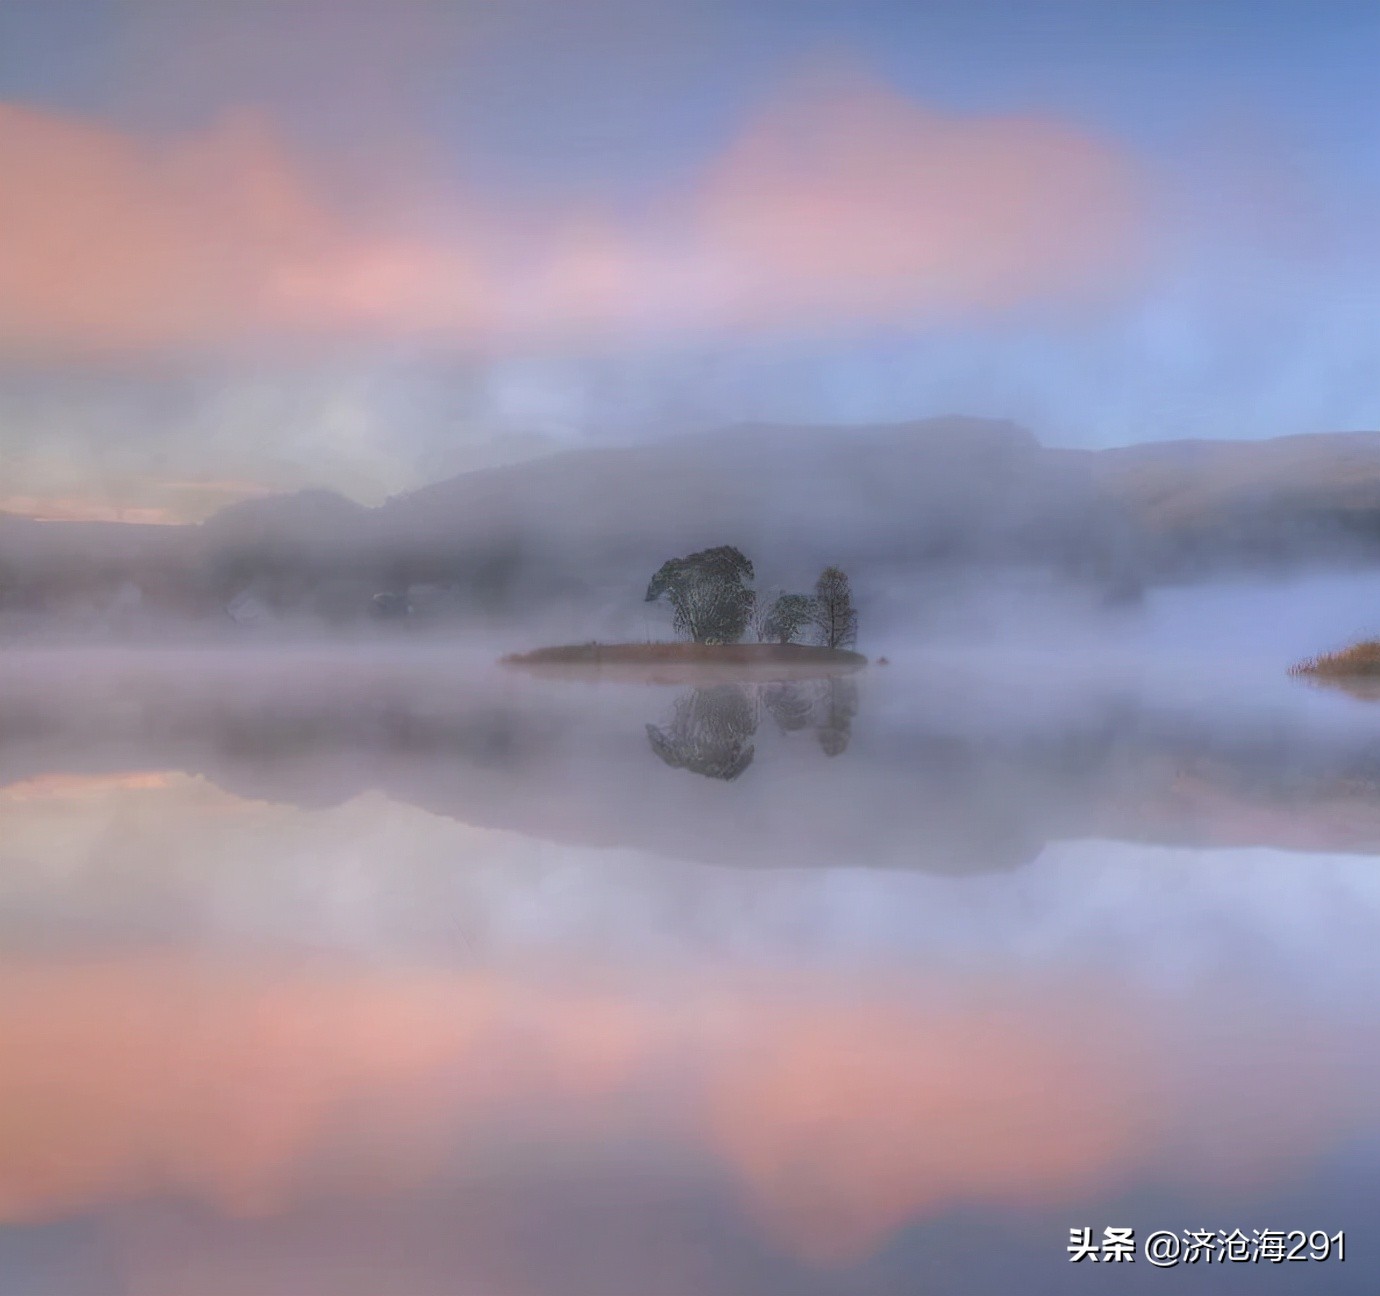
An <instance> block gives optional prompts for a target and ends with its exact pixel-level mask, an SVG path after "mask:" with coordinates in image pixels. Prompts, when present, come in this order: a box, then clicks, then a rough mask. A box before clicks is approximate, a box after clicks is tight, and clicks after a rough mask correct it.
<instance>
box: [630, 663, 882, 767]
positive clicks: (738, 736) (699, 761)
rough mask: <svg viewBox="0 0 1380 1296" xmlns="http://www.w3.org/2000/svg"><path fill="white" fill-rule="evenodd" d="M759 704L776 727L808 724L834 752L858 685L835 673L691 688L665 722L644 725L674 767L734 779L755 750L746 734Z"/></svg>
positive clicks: (843, 737)
mask: <svg viewBox="0 0 1380 1296" xmlns="http://www.w3.org/2000/svg"><path fill="white" fill-rule="evenodd" d="M764 709H765V711H766V712H767V714H768V715H769V716H771V718H772V721H773V722H774V723H775V725H776V727H777V729H778V730H780V732H781V733H783V734H792V733H799V732H801V731H803V730H807V729H810V728H813V729H814V732H815V735H816V738H817V740H818V742H819V746H820V749H821V750H822V751H823V752H824V754H825V755H826V756H838V755H839V754H840V753H842V752H843V751H845V750H846V749H847V747H848V742H849V739H850V737H851V736H852V727H853V717H854V716H855V715H856V714H857V712H858V689H857V685H856V684H855V683H854V682H853V681H852V680H847V679H837V678H833V679H827V680H816V681H811V682H809V683H805V684H800V683H789V684H788V683H779V684H766V685H757V686H749V685H743V684H721V685H717V686H715V687H713V688H697V689H692V690H691V691H690V692H689V693H686V694H684V695H682V696H681V697H679V698H677V699H676V702H675V706H674V709H673V712H672V715H671V719H670V721H669V723H667V724H665V725H664V726H663V725H652V724H649V725H648V726H647V741H648V742H649V743H650V744H651V747H652V750H653V751H654V752H655V753H656V754H657V755H658V756H659V757H661V759H662V760H663V761H665V762H666V764H667V765H670V766H671V767H672V768H673V769H686V770H690V771H692V772H693V773H696V774H701V775H703V776H704V777H705V778H716V779H725V780H731V779H736V778H737V777H738V776H739V775H740V774H742V772H743V771H744V770H745V769H747V767H748V766H749V765H751V764H752V761H753V759H754V757H755V756H756V751H757V749H756V747H755V745H754V744H753V742H752V741H751V740H752V738H753V736H754V735H755V734H756V732H757V725H758V722H759V718H760V716H761V712H762V711H763V710H764Z"/></svg>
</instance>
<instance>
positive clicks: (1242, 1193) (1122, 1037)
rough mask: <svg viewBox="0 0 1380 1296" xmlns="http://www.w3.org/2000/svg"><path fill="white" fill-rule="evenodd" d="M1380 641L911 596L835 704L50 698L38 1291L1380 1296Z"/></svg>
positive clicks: (1287, 627)
mask: <svg viewBox="0 0 1380 1296" xmlns="http://www.w3.org/2000/svg"><path fill="white" fill-rule="evenodd" d="M1377 585H1380V582H1375V581H1373V580H1370V579H1368V578H1366V579H1362V578H1345V579H1343V578H1335V579H1328V580H1312V581H1307V580H1300V581H1293V582H1282V583H1281V582H1272V583H1259V582H1258V583H1255V584H1250V583H1244V582H1243V583H1238V584H1235V585H1230V586H1227V585H1223V586H1206V587H1204V586H1200V587H1196V588H1181V589H1169V590H1165V591H1160V592H1156V593H1154V594H1152V595H1151V596H1150V597H1149V598H1148V599H1147V600H1146V602H1145V603H1144V604H1142V605H1140V606H1139V607H1136V608H1132V609H1129V610H1127V611H1125V612H1117V613H1108V612H1106V611H1099V610H1095V609H1092V608H1089V607H1085V608H1082V609H1081V610H1080V609H1078V608H1077V606H1076V600H1075V598H1074V596H1072V595H1070V596H1069V597H1068V599H1066V600H1065V601H1063V602H1061V601H1060V597H1059V596H1058V595H1051V594H1050V592H1049V591H1047V590H1045V591H1038V592H1036V591H1031V590H1029V589H1027V590H1026V591H1025V592H1024V593H1019V592H1010V593H1003V594H1001V595H1000V596H998V595H996V594H992V593H990V592H989V593H988V594H987V595H985V596H983V597H982V598H976V597H974V598H971V599H969V601H968V602H967V603H966V604H960V603H959V602H958V601H957V600H956V599H953V598H947V599H942V600H941V599H938V598H936V599H935V601H933V602H931V603H925V602H924V601H922V600H921V599H919V598H918V597H916V596H914V595H912V594H911V593H908V592H907V591H904V590H900V589H898V590H897V591H895V592H894V594H893V596H892V598H891V601H890V603H887V602H886V601H885V600H883V599H881V598H878V601H877V607H878V617H877V621H878V625H877V627H876V634H875V647H874V641H873V639H872V637H869V643H868V647H869V648H874V651H876V652H877V653H879V654H880V653H886V654H887V655H888V656H889V657H890V662H889V664H888V665H885V666H878V665H876V664H873V665H871V666H869V667H867V668H866V669H864V670H863V671H861V672H859V673H858V674H856V675H853V676H847V677H843V678H837V679H825V680H805V681H792V682H787V683H771V682H769V681H768V682H763V681H756V682H750V683H742V684H736V683H724V682H723V681H721V680H718V681H706V682H705V683H704V684H703V685H700V686H695V685H693V684H690V685H677V686H656V685H648V684H643V683H625V682H620V681H618V680H617V679H616V678H610V677H607V676H605V677H603V678H601V679H600V680H599V681H598V682H582V681H578V680H551V679H541V678H535V677H532V676H529V675H526V674H524V673H522V672H519V671H515V670H513V669H509V668H504V667H502V666H500V665H498V664H497V662H496V658H497V655H498V650H499V649H500V648H501V647H502V646H505V645H506V644H508V643H512V642H518V643H520V642H521V641H522V640H523V638H524V636H530V635H531V634H532V633H533V628H532V627H530V626H527V627H524V626H522V625H518V624H513V625H511V626H508V627H497V628H496V632H495V633H493V634H492V635H490V634H487V633H486V634H484V635H482V636H471V637H469V638H465V637H463V636H461V637H454V636H439V637H421V638H418V637H416V636H406V635H399V636H396V637H395V638H393V639H391V640H390V639H388V638H387V637H374V638H371V639H369V640H367V641H363V642H360V641H356V642H352V643H334V644H333V643H330V642H329V641H326V642H322V641H317V642H305V641H301V640H298V641H295V642H283V641H281V640H279V641H275V640H274V639H273V638H272V637H271V636H261V637H260V638H259V639H258V640H257V641H255V640H252V639H250V640H244V639H242V640H241V642H239V643H235V644H232V643H229V642H223V643H219V644H215V645H209V644H202V645H200V646H195V647H193V646H186V645H183V646H175V647H171V648H168V649H164V650H161V651H160V650H157V649H153V648H150V647H147V646H145V647H139V648H126V649H117V648H106V649H101V648H91V647H76V646H72V647H68V648H65V649H50V650H46V651H43V652H39V651H38V650H36V649H35V650H25V649H15V650H13V651H11V652H8V653H7V654H6V655H5V658H4V660H3V662H0V815H3V821H4V825H5V827H4V835H3V839H2V840H0V949H2V950H3V954H0V1007H3V1011H2V1012H0V1021H3V1023H4V1029H3V1036H2V1037H0V1051H3V1059H0V1062H2V1064H0V1110H4V1111H6V1112H7V1113H10V1114H11V1116H10V1120H11V1125H10V1127H9V1128H10V1133H9V1134H8V1135H7V1136H6V1137H5V1139H4V1140H3V1142H0V1212H2V1213H3V1218H4V1222H5V1227H4V1229H3V1230H2V1231H0V1278H3V1280H4V1282H3V1283H0V1286H3V1287H4V1289H5V1290H6V1291H10V1290H14V1291H16V1292H20V1293H23V1294H24V1296H29V1293H35V1294H36V1293H44V1292H49V1291H61V1292H63V1293H64V1296H107V1294H108V1293H110V1292H113V1291H119V1292H122V1293H124V1292H131V1293H136V1294H137V1296H161V1294H162V1293H171V1292H179V1293H181V1292H186V1291H214V1292H224V1293H226V1294H227V1296H250V1294H251V1293H252V1294H253V1296H300V1293H301V1292H302V1291H304V1290H317V1289H322V1287H323V1285H324V1286H325V1287H329V1289H330V1290H331V1291H332V1292H339V1293H344V1294H345V1296H377V1293H379V1292H382V1291H385V1290H386V1291H388V1292H391V1293H398V1296H442V1293H445V1294H447V1296H449V1294H451V1293H454V1292H456V1291H470V1290H474V1291H494V1292H524V1293H528V1292H530V1293H547V1292H550V1293H553V1294H555V1293H560V1296H566V1294H567V1293H572V1292H574V1293H582V1292H589V1293H591V1296H592V1294H593V1293H595V1292H600V1293H620V1292H627V1293H633V1292H639V1293H640V1292H646V1291H648V1290H656V1291H664V1292H667V1293H680V1292H684V1293H687V1296H689V1294H690V1293H698V1292H703V1291H706V1290H716V1291H718V1290H724V1291H728V1290H732V1291H741V1292H747V1293H771V1294H772V1296H775V1294H777V1293H780V1294H783V1296H784V1294H785V1293H796V1292H819V1293H831V1292H837V1293H845V1292H846V1293H855V1292H859V1291H864V1292H876V1293H889V1292H897V1293H900V1292H911V1291H915V1290H917V1289H919V1288H920V1287H927V1288H933V1287H934V1285H935V1282H936V1278H935V1275H936V1274H942V1275H943V1280H942V1283H941V1284H940V1287H941V1289H942V1290H944V1291H946V1292H972V1293H975V1294H981V1296H988V1294H991V1296H995V1294H996V1293H1003V1292H1007V1291H1011V1290H1016V1289H1017V1288H1019V1289H1021V1290H1030V1291H1039V1292H1050V1293H1055V1292H1064V1291H1068V1290H1071V1288H1070V1286H1069V1285H1068V1284H1069V1281H1070V1279H1069V1274H1070V1273H1072V1274H1073V1275H1074V1276H1075V1277H1081V1276H1082V1274H1081V1271H1080V1270H1077V1269H1073V1268H1071V1267H1070V1266H1069V1264H1068V1261H1067V1256H1066V1246H1067V1243H1068V1237H1069V1229H1070V1228H1071V1227H1074V1226H1080V1225H1088V1226H1092V1227H1094V1228H1095V1229H1096V1230H1097V1232H1098V1233H1099V1234H1100V1231H1101V1229H1102V1228H1103V1227H1104V1226H1107V1225H1117V1226H1126V1225H1134V1226H1136V1227H1137V1229H1138V1231H1139V1232H1140V1233H1142V1234H1143V1233H1148V1232H1149V1231H1150V1230H1152V1229H1159V1228H1163V1229H1171V1230H1179V1229H1183V1228H1200V1227H1211V1228H1214V1229H1215V1228H1219V1227H1220V1228H1222V1229H1225V1230H1227V1231H1230V1230H1231V1229H1232V1228H1235V1227H1240V1228H1242V1229H1244V1230H1245V1231H1246V1232H1247V1233H1249V1232H1250V1231H1251V1230H1252V1229H1255V1228H1279V1229H1284V1230H1288V1229H1293V1228H1303V1229H1306V1230H1311V1229H1316V1228H1325V1229H1326V1230H1327V1231H1328V1232H1329V1233H1335V1232H1337V1231H1338V1230H1339V1229H1344V1228H1346V1229H1351V1230H1353V1231H1354V1237H1350V1236H1349V1238H1348V1243H1349V1245H1350V1246H1351V1250H1350V1251H1349V1252H1348V1255H1347V1259H1346V1261H1345V1263H1344V1264H1337V1263H1336V1262H1335V1261H1331V1262H1326V1263H1319V1262H1311V1263H1308V1264H1298V1263H1294V1264H1283V1265H1280V1266H1269V1268H1271V1270H1272V1272H1271V1273H1270V1275H1269V1277H1270V1280H1271V1283H1272V1285H1280V1286H1281V1287H1283V1288H1284V1289H1288V1290H1297V1291H1300V1292H1302V1291H1308V1292H1316V1291H1338V1292H1342V1291H1358V1292H1359V1291H1369V1290H1371V1289H1373V1286H1374V1283H1375V1279H1376V1276H1377V1270H1376V1268H1375V1264H1374V1260H1373V1256H1372V1253H1371V1252H1370V1250H1369V1249H1368V1247H1367V1244H1366V1242H1365V1227H1366V1223H1367V1220H1366V1215H1365V1209H1364V1203H1365V1202H1366V1201H1368V1200H1370V1199H1371V1195H1372V1194H1373V1192H1374V1191H1375V1189H1376V1188H1377V1187H1380V1137H1378V1136H1380V1108H1378V1107H1377V1106H1376V1102H1375V1098H1374V1086H1373V1084H1372V1079H1373V1076H1374V1073H1375V1067H1376V1064H1377V1062H1380V1036H1377V1032H1376V1029H1375V1026H1374V1022H1373V1020H1372V1017H1373V1013H1372V1012H1371V1006H1372V1005H1373V1003H1374V996H1375V994H1376V992H1377V990H1380V984H1377V978H1378V977H1380V973H1377V969H1376V964H1375V960H1374V954H1373V950H1374V934H1375V931H1376V926H1377V922H1380V878H1377V874H1376V872H1375V867H1374V865H1375V857H1376V855H1377V854H1380V808H1378V807H1380V796H1377V792H1380V745H1377V737H1378V736H1380V707H1372V706H1369V705H1367V704H1366V703H1364V702H1360V701H1357V700H1356V699H1353V698H1350V697H1348V696H1345V695H1342V694H1334V693H1332V692H1330V691H1327V690H1322V689H1318V688H1316V687H1310V686H1308V685H1305V684H1301V683H1299V682H1297V681H1295V680H1291V679H1289V678H1288V677H1287V676H1286V675H1285V668H1286V667H1287V665H1288V664H1289V663H1290V662H1292V661H1293V660H1295V659H1296V658H1297V657H1299V656H1301V655H1303V654H1305V653H1306V652H1310V651H1313V650H1315V649H1317V648H1319V647H1323V646H1328V644H1329V643H1331V642H1334V641H1335V640H1337V639H1343V640H1344V639H1345V638H1347V637H1348V636H1350V635H1351V634H1352V633H1353V631H1354V630H1356V629H1358V628H1362V627H1363V626H1364V623H1365V621H1366V617H1367V608H1368V607H1372V606H1376V604H1375V603H1374V601H1373V595H1374V594H1376V593H1380V589H1377ZM922 626H923V627H926V628H925V629H923V630H922V629H920V628H919V627H922ZM21 1120H22V1126H21V1124H20V1122H21ZM1260 1272H1261V1269H1260V1267H1259V1266H1258V1265H1239V1266H1218V1267H1217V1268H1216V1270H1215V1271H1214V1272H1212V1273H1211V1274H1209V1275H1206V1276H1204V1275H1198V1274H1196V1273H1195V1274H1194V1275H1193V1276H1194V1278H1195V1279H1196V1280H1200V1281H1210V1282H1211V1284H1212V1285H1213V1288H1214V1290H1219V1289H1220V1290H1229V1291H1242V1292H1245V1291H1257V1290H1259V1288H1258V1286H1252V1283H1253V1282H1259V1281H1260V1279H1259V1275H1260ZM1175 1281H1176V1279H1174V1278H1172V1277H1165V1276H1164V1275H1163V1274H1161V1273H1160V1272H1159V1271H1158V1270H1156V1269H1154V1268H1153V1267H1151V1266H1149V1265H1148V1264H1146V1263H1145V1261H1144V1258H1143V1257H1141V1258H1140V1261H1139V1263H1138V1264H1136V1265H1135V1266H1126V1267H1125V1271H1124V1274H1123V1275H1119V1276H1118V1280H1117V1282H1118V1285H1117V1287H1116V1290H1118V1291H1139V1290H1142V1289H1144V1290H1147V1291H1148V1290H1158V1289H1159V1288H1160V1287H1162V1286H1164V1285H1165V1284H1166V1283H1168V1284H1171V1285H1172V1284H1173V1283H1174V1282H1175Z"/></svg>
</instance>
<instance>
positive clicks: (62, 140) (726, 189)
mask: <svg viewBox="0 0 1380 1296" xmlns="http://www.w3.org/2000/svg"><path fill="white" fill-rule="evenodd" d="M0 176H3V180H0V231H3V238H0V349H3V350H4V351H7V352H9V353H11V354H26V353H27V354H39V355H44V354H57V355H63V354H71V353H74V352H76V353H82V352H97V353H99V352H117V353H118V352H130V351H134V352H139V351H159V350H167V349H188V348H190V349H223V348H226V347H236V346H242V345H251V346H252V345H263V344H265V343H268V344H273V343H276V342H278V341H280V340H308V341H311V340H315V341H321V340H332V339H339V338H352V337H365V338H368V337H386V338H400V339H408V340H415V339H426V340H429V341H433V342H441V343H445V344H451V345H463V346H476V345H482V346H489V345H497V346H503V345H513V344H519V345H530V344H533V343H542V342H546V341H559V342H565V341H568V340H571V339H574V340H581V339H586V338H589V337H591V336H593V335H607V334H613V335H618V336H642V335H645V334H646V333H647V332H648V331H649V330H650V331H653V332H666V331H671V330H685V329H697V330H722V329H733V328H737V327H741V326H754V327H755V326H773V325H775V326H792V327H793V326H796V325H799V324H802V323H804V324H807V325H816V324H834V323H840V322H841V323H848V322H854V321H864V322H866V321H876V320H889V319H906V318H928V317H951V316H954V315H968V314H973V313H985V312H991V311H1002V310H1007V309H1011V308H1015V307H1020V306H1022V305H1027V304H1047V303H1068V302H1072V303H1082V302H1085V301H1087V300H1088V299H1089V298H1096V297H1098V296H1100V295H1102V294H1106V293H1115V292H1118V291H1120V290H1122V289H1123V288H1124V287H1125V285H1126V282H1127V278H1128V275H1133V274H1134V272H1135V269H1136V267H1137V265H1138V243H1139V235H1140V211H1141V207H1140V203H1139V197H1138V188H1137V181H1136V175H1135V170H1134V167H1133V166H1132V165H1131V163H1130V162H1129V161H1128V159H1126V158H1123V157H1122V156H1120V155H1119V154H1118V153H1116V152H1115V151H1114V150H1112V149H1110V148H1108V147H1107V146H1106V145H1103V144H1100V143H1098V142H1096V141H1093V140H1090V139H1087V138H1084V137H1083V136H1081V135H1080V134H1078V133H1077V132H1076V131H1073V130H1071V129H1069V128H1067V127H1065V126H1061V125H1059V124H1057V123H1053V122H1040V121H1033V120H1025V119H1019V118H1001V119H981V120H960V119H954V118H948V117H943V116H940V115H937V114H935V113H932V112H930V111H928V110H926V109H924V108H922V107H920V106H918V105H916V104H914V103H912V102H910V101H908V100H906V99H904V98H902V97H901V96H899V95H896V94H893V93H890V92H888V91H886V90H884V89H882V88H879V87H877V86H875V85H873V84H871V83H868V82H866V81H861V80H859V81H854V82H851V83H845V84H835V85H832V86H829V87H824V88H821V87H815V88H813V89H810V90H808V91H807V92H803V93H793V94H788V95H786V96H784V97H783V98H781V99H780V100H779V101H778V102H776V103H775V104H774V105H772V106H770V107H769V108H767V109H766V110H765V111H764V112H763V113H761V114H760V115H759V116H758V117H757V118H756V119H755V120H753V121H751V122H749V123H748V124H747V125H746V127H745V128H744V129H743V131H742V132H741V133H740V135H739V136H738V138H737V140H736V141H735V142H734V143H732V144H731V145H730V147H729V148H728V149H727V150H726V151H724V153H723V154H722V155H721V156H719V157H717V158H714V159H711V160H710V161H709V162H708V163H707V164H706V165H705V167H704V168H703V170H702V172H701V175H700V177H699V179H698V181H696V182H694V183H693V184H692V185H690V186H689V187H688V189H687V190H685V191H684V192H679V193H672V194H667V195H665V198H664V202H663V203H662V205H661V208H660V212H661V214H660V215H658V216H654V217H651V218H649V219H647V220H644V221H640V222H631V221H628V220H623V219H613V218H611V217H610V216H608V215H607V214H604V213H601V212H599V211H598V210H592V211H591V210H587V209H581V210H578V211H569V212H557V213H555V214H554V215H551V216H543V217H540V218H539V219H538V220H537V221H536V223H535V225H534V222H533V214H532V213H528V212H525V211H520V210H514V209H512V208H510V207H506V206H505V203H504V202H503V201H502V200H501V199H498V198H488V199H484V200H479V199H477V198H476V196H475V195H473V194H452V195H450V197H449V199H448V203H447V204H446V205H447V206H448V207H449V209H450V210H451V211H452V212H453V213H454V216H453V218H452V219H448V220H447V221H445V222H444V225H443V226H442V227H441V228H440V229H439V231H438V227H437V226H436V225H435V224H433V225H432V226H431V227H429V229H428V231H427V232H419V231H418V229H417V227H416V223H415V220H413V219H412V214H411V213H409V212H407V211H405V210H403V208H405V207H406V206H407V203H406V200H405V199H403V198H402V196H401V194H402V188H403V187H401V186H400V187H399V188H398V194H399V198H398V202H397V204H396V206H397V208H398V210H396V211H394V212H393V213H392V214H391V217H390V216H388V215H381V214H380V212H381V211H382V212H387V210H388V207H389V203H388V194H387V193H385V194H384V195H383V196H382V198H380V195H378V194H370V195H367V197H366V198H361V199H360V201H359V202H358V203H355V204H351V203H349V202H342V201H341V200H340V199H339V197H334V198H328V197H327V196H326V195H327V193H328V192H331V191H330V189H329V188H328V187H327V186H325V185H323V184H322V183H321V182H320V177H318V176H317V175H316V174H315V173H314V171H313V169H312V167H311V166H310V165H309V164H308V163H307V162H306V161H305V160H304V159H302V158H300V157H298V156H296V155H294V153H293V152H292V151H291V150H290V149H289V148H288V147H286V145H285V144H284V143H283V141H282V140H281V138H279V136H278V135H277V134H276V133H275V132H274V130H273V129H272V127H271V125H270V124H269V123H268V122H266V121H264V120H262V119H261V118H258V117H255V116H252V115H247V116H239V117H232V118H229V119H227V120H225V121H224V122H222V123H221V124H219V125H218V126H216V127H215V128H213V129H211V130H210V131H207V132H205V133H203V134H200V135H196V136H189V137H184V138H179V139H173V140H167V139H139V138H134V137H132V136H128V135H125V134H122V133H120V132H117V131H114V130H112V129H110V128H108V127H106V126H103V125H101V124H98V123H95V122H87V121H80V120H76V119H72V118H66V117H59V116H55V115H53V114H50V113H46V112H42V111H38V110H35V109H30V108H25V107H22V106H15V105H8V106H7V105H3V104H0ZM366 211H367V213H368V214H367V216H366V214H365V213H366ZM513 231H522V233H520V234H515V233H514V232H513Z"/></svg>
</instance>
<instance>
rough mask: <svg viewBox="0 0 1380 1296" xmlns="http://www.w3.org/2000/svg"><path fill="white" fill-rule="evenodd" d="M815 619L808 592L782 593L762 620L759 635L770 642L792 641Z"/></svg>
mask: <svg viewBox="0 0 1380 1296" xmlns="http://www.w3.org/2000/svg"><path fill="white" fill-rule="evenodd" d="M814 619H815V601H814V599H812V598H811V597H810V596H809V595H808V594H782V595H781V596H780V597H779V598H778V599H776V600H775V601H774V602H773V603H772V605H771V607H770V608H769V609H768V610H767V614H766V616H765V617H764V618H763V620H762V628H761V637H762V638H763V639H764V640H767V641H769V642H771V643H783V644H785V643H794V642H795V639H796V637H797V636H798V635H799V634H800V632H801V631H802V630H804V629H805V627H806V626H808V625H810V624H811V623H812V622H813V621H814Z"/></svg>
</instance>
